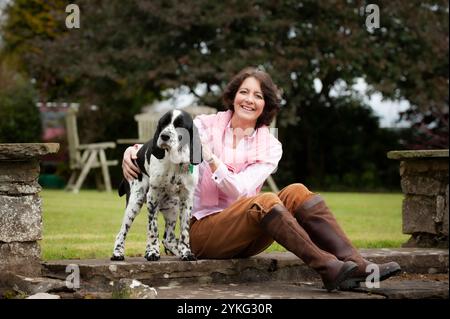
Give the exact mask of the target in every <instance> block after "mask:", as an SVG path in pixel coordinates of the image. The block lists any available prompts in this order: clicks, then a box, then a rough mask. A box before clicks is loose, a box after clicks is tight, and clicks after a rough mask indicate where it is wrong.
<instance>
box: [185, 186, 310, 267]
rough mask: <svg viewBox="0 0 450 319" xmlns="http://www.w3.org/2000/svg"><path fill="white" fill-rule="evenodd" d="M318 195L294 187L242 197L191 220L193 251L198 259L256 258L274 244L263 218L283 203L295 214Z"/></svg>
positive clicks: (303, 187)
mask: <svg viewBox="0 0 450 319" xmlns="http://www.w3.org/2000/svg"><path fill="white" fill-rule="evenodd" d="M313 195H315V193H313V192H311V191H309V190H308V189H307V188H306V187H305V186H304V185H303V184H298V183H297V184H291V185H288V186H286V187H285V188H283V189H282V190H281V191H279V192H278V193H260V194H258V195H256V196H252V197H247V198H241V199H238V200H237V201H236V202H234V203H233V204H232V205H231V206H230V207H228V208H226V209H224V210H223V211H221V212H218V213H215V214H212V215H209V216H206V217H204V218H202V219H200V220H196V219H195V218H192V221H191V229H190V233H189V235H190V242H191V250H192V252H193V253H194V254H195V255H196V256H197V257H198V258H204V259H208V258H210V259H227V258H244V257H250V256H254V255H256V254H258V253H260V252H262V251H264V250H265V249H266V248H267V247H269V246H270V245H271V244H272V243H273V239H272V238H271V237H270V236H269V235H268V234H267V233H266V232H264V230H263V229H262V228H261V226H260V223H261V219H262V218H263V217H264V216H265V215H266V214H267V213H268V212H269V211H270V210H271V209H272V208H273V206H275V205H276V204H282V205H284V207H286V208H287V209H288V210H289V211H290V212H291V213H292V214H293V213H294V210H295V209H296V208H297V207H299V206H300V205H301V204H302V203H304V202H305V201H306V200H307V199H308V198H310V197H311V196H313Z"/></svg>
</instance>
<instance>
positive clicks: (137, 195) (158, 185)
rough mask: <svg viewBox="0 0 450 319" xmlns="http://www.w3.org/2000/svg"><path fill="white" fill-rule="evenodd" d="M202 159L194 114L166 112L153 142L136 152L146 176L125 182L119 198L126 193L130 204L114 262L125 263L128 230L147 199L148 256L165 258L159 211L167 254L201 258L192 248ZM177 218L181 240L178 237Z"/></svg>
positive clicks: (139, 165) (142, 174) (116, 242)
mask: <svg viewBox="0 0 450 319" xmlns="http://www.w3.org/2000/svg"><path fill="white" fill-rule="evenodd" d="M201 161H202V153H201V142H200V138H199V136H198V131H197V128H196V127H195V124H194V122H193V120H192V117H191V116H190V115H189V113H187V112H185V111H182V110H172V111H169V112H167V113H166V114H164V115H163V116H162V117H161V118H160V119H159V122H158V127H157V129H156V132H155V135H154V137H153V139H151V140H150V141H148V142H147V143H145V144H144V145H143V146H142V147H141V149H140V150H139V151H138V152H137V159H136V161H135V164H136V165H137V166H138V167H139V168H140V170H141V174H139V176H138V178H136V179H134V180H132V181H126V180H122V182H121V184H120V186H119V195H120V196H122V195H124V194H126V199H127V201H126V202H127V205H126V210H125V216H124V218H123V221H122V226H121V228H120V231H119V233H118V234H117V237H116V241H115V243H114V251H113V255H112V257H111V260H124V250H125V238H126V236H127V232H128V230H129V229H130V227H131V224H132V223H133V220H134V218H135V217H136V216H137V214H138V213H139V211H140V209H141V207H142V205H143V203H144V201H146V202H147V209H148V232H147V247H146V250H145V258H146V259H147V260H149V261H155V260H159V258H160V252H159V239H158V218H157V211H160V212H161V213H162V214H163V216H164V220H165V232H164V237H163V241H162V243H163V246H164V248H165V251H166V253H169V254H173V255H176V256H178V257H180V258H181V259H182V260H196V258H195V256H194V254H193V253H192V252H191V249H190V244H189V223H190V219H191V211H192V205H193V198H194V189H195V186H196V184H197V182H198V170H197V169H196V167H195V166H194V165H196V164H199V163H200V162H201ZM178 215H179V218H180V236H179V238H177V237H176V235H175V224H176V222H177V217H178Z"/></svg>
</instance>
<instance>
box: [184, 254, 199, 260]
mask: <svg viewBox="0 0 450 319" xmlns="http://www.w3.org/2000/svg"><path fill="white" fill-rule="evenodd" d="M181 260H183V261H196V260H197V257H195V255H194V254H193V253H189V254H187V255H184V256H181Z"/></svg>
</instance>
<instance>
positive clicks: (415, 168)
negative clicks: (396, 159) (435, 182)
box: [400, 158, 448, 176]
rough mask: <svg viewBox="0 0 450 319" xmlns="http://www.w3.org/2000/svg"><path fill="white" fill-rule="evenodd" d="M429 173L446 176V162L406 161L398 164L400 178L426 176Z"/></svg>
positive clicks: (443, 160)
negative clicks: (440, 173)
mask: <svg viewBox="0 0 450 319" xmlns="http://www.w3.org/2000/svg"><path fill="white" fill-rule="evenodd" d="M430 171H433V172H442V173H443V174H445V172H446V175H447V176H448V160H447V159H446V158H433V159H422V160H417V159H415V160H407V161H401V162H400V176H404V175H418V174H426V173H428V172H430Z"/></svg>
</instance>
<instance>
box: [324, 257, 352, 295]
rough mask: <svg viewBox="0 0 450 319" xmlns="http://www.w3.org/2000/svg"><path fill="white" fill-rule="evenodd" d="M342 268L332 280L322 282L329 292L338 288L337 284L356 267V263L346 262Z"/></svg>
mask: <svg viewBox="0 0 450 319" xmlns="http://www.w3.org/2000/svg"><path fill="white" fill-rule="evenodd" d="M342 268H343V270H341V273H340V274H339V275H338V277H337V278H336V280H335V281H334V282H332V283H324V287H325V289H326V290H328V291H329V292H331V291H333V290H336V289H338V288H339V285H340V284H341V283H342V282H344V281H345V280H346V279H347V278H348V276H350V275H351V274H352V273H353V272H354V271H355V270H356V269H357V268H358V265H357V264H355V263H354V262H347V263H346V264H345V265H344V266H342Z"/></svg>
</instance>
